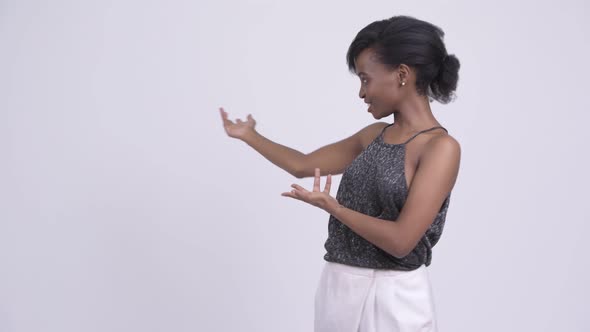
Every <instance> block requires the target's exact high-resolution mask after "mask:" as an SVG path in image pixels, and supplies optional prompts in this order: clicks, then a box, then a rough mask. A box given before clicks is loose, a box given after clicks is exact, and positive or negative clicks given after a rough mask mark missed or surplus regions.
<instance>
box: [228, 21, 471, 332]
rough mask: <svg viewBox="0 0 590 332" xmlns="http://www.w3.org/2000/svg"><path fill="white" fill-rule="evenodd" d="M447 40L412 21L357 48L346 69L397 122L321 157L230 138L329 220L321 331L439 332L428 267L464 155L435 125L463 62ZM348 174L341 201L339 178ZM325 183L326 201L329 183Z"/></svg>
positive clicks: (371, 102)
mask: <svg viewBox="0 0 590 332" xmlns="http://www.w3.org/2000/svg"><path fill="white" fill-rule="evenodd" d="M443 36H444V33H443V31H442V30H441V29H440V28H438V27H436V26H434V25H432V24H430V23H428V22H424V21H421V20H417V19H415V18H411V17H407V16H396V17H392V18H390V19H387V20H381V21H376V22H373V23H371V24H369V25H368V26H366V27H365V28H363V29H362V30H361V31H360V32H359V33H358V34H357V36H356V37H355V39H354V40H353V42H352V44H351V45H350V48H349V50H348V54H347V61H348V67H349V69H350V71H351V72H353V73H355V74H356V75H358V77H359V78H360V80H361V87H360V91H359V97H360V98H362V99H364V101H365V102H366V103H367V104H368V112H369V113H371V115H372V116H373V117H374V118H375V119H383V118H386V117H388V116H390V115H391V114H393V123H392V124H387V123H384V122H376V123H374V124H371V125H369V126H367V127H365V128H363V129H361V130H360V131H358V132H357V133H356V134H354V135H352V136H350V137H348V138H346V139H343V140H341V141H339V142H336V143H333V144H330V145H327V146H324V147H322V148H320V149H318V150H316V151H314V152H312V153H309V154H303V153H301V152H299V151H296V150H293V149H290V148H288V147H286V146H282V145H280V144H277V143H275V142H272V141H270V140H268V139H266V138H265V137H263V136H262V135H260V134H259V133H257V132H256V131H255V129H254V128H255V125H256V121H255V120H254V119H253V118H252V116H251V115H248V117H247V120H246V121H242V120H240V119H237V120H236V122H235V123H234V122H232V121H230V120H229V119H228V115H227V113H226V112H225V111H224V110H223V109H220V112H221V116H222V119H223V124H224V128H225V131H226V132H227V134H228V135H229V136H230V137H234V138H239V139H241V140H243V141H244V142H246V143H247V144H248V145H250V146H251V147H253V148H254V149H255V150H256V151H258V152H259V153H260V154H262V155H263V156H264V157H265V158H267V159H268V160H270V161H271V162H272V163H274V164H275V165H277V166H279V167H281V168H282V169H284V170H286V171H287V172H289V173H290V174H292V175H294V176H296V177H297V178H304V177H311V176H314V177H315V180H314V185H313V189H312V190H311V191H308V190H306V189H305V188H303V187H301V186H299V185H297V184H293V185H292V188H293V189H292V190H291V191H289V192H285V193H283V194H282V195H283V196H285V197H291V198H295V199H298V200H301V201H303V202H306V203H309V204H311V205H314V206H316V207H319V208H321V209H323V210H325V211H326V212H328V213H329V214H330V219H329V226H328V239H327V241H326V244H325V248H326V251H327V252H326V255H325V256H324V260H325V261H326V263H325V266H324V269H323V271H322V276H321V279H320V283H319V285H318V288H317V291H316V296H315V331H322V332H323V331H334V332H346V331H350V332H356V331H367V332H369V331H370V332H379V331H436V330H437V326H436V325H437V324H436V313H435V308H434V299H433V292H432V288H431V286H430V281H429V277H428V271H427V266H429V265H430V263H431V259H432V247H434V245H435V244H436V243H437V242H438V240H439V238H440V236H441V233H442V230H443V227H444V222H445V217H446V212H447V209H448V206H449V199H450V194H451V190H452V189H453V186H454V184H455V180H456V178H457V174H458V171H459V161H460V146H459V143H458V142H457V141H456V140H455V139H454V138H453V137H451V136H450V135H449V134H448V133H447V130H446V129H445V128H443V127H442V126H441V125H440V123H439V122H438V121H437V120H436V118H435V117H434V116H433V114H432V111H431V109H430V101H431V100H433V99H434V100H437V101H439V102H441V103H448V102H449V101H451V100H452V98H453V96H454V91H455V89H456V87H457V81H458V72H459V60H458V59H457V58H456V57H455V56H454V55H448V53H447V51H446V47H445V45H444V42H443ZM340 173H343V176H342V180H341V182H340V186H339V188H338V192H337V194H336V197H335V198H334V197H332V196H331V195H330V189H331V188H330V186H331V175H332V174H340ZM321 175H327V178H326V184H325V187H324V189H323V190H321V188H320V176H321Z"/></svg>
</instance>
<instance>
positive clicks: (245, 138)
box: [240, 129, 258, 144]
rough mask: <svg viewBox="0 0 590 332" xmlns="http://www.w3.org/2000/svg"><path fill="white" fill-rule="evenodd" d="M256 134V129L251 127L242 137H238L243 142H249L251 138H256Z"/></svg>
mask: <svg viewBox="0 0 590 332" xmlns="http://www.w3.org/2000/svg"><path fill="white" fill-rule="evenodd" d="M257 135H258V133H257V132H256V130H254V129H252V130H250V131H247V132H246V133H245V134H244V135H243V136H242V137H240V139H241V140H242V141H244V142H245V143H247V144H250V143H251V142H252V140H254V139H255V138H256V136H257Z"/></svg>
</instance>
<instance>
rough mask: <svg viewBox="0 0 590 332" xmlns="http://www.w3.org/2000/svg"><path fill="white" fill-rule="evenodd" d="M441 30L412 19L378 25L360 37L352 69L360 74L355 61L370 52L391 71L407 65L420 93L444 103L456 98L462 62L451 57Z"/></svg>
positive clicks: (394, 19) (349, 59)
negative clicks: (360, 55) (369, 50)
mask: <svg viewBox="0 0 590 332" xmlns="http://www.w3.org/2000/svg"><path fill="white" fill-rule="evenodd" d="M444 35H445V33H444V32H443V31H442V29H441V28H439V27H437V26H435V25H433V24H430V23H428V22H425V21H421V20H418V19H415V18H413V17H409V16H394V17H392V18H390V19H387V20H381V21H375V22H373V23H371V24H369V25H367V26H366V27H364V28H363V29H362V30H361V31H359V33H358V34H357V35H356V37H355V38H354V40H353V41H352V43H351V44H350V47H349V48H348V53H347V54H346V61H347V63H348V69H349V70H350V71H351V72H353V73H356V67H355V60H356V58H357V57H358V56H359V54H360V53H361V52H362V51H363V50H365V49H367V48H370V49H371V50H373V51H374V52H375V54H376V56H377V60H378V61H379V62H381V63H383V64H384V65H387V66H390V67H391V68H397V67H398V66H399V65H400V64H406V65H407V66H409V67H412V68H413V69H415V71H416V90H417V92H418V94H420V95H427V96H428V97H429V98H432V99H435V100H437V101H439V102H440V103H443V104H446V103H448V102H450V101H452V100H453V99H454V97H455V94H454V91H455V90H456V89H457V81H458V80H459V67H460V63H459V59H457V57H456V56H455V55H453V54H451V55H449V54H447V50H446V47H445V44H444V42H443V38H444Z"/></svg>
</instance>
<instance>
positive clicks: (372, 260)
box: [324, 124, 450, 271]
mask: <svg viewBox="0 0 590 332" xmlns="http://www.w3.org/2000/svg"><path fill="white" fill-rule="evenodd" d="M389 126H391V124H390V125H388V126H387V127H389ZM387 127H385V128H387ZM385 128H383V130H382V131H381V133H380V134H379V136H378V137H377V138H375V140H373V142H371V144H369V146H367V148H366V149H365V150H363V152H361V154H359V155H358V156H357V158H356V159H355V160H354V161H353V162H352V163H351V164H350V165H348V167H347V168H346V169H345V170H344V173H343V175H342V179H341V181H340V186H339V187H338V192H337V193H336V199H337V200H338V202H339V203H340V204H341V205H343V206H344V207H346V208H349V209H352V210H354V211H357V212H360V213H363V214H366V215H369V216H372V217H376V218H379V219H384V220H390V221H391V222H395V221H396V219H397V218H398V216H399V213H400V211H401V209H402V207H403V206H404V203H405V201H406V198H407V196H408V186H407V183H406V175H405V166H404V164H405V155H406V144H408V143H409V142H410V141H411V140H412V139H414V138H415V137H416V136H418V135H420V134H422V133H424V132H427V131H431V130H434V129H437V128H442V129H444V130H445V131H447V130H446V129H445V128H443V127H433V128H430V129H427V130H423V131H421V132H419V133H417V134H416V135H414V136H412V137H411V138H410V139H408V140H407V141H406V142H404V143H402V144H388V143H385V142H384V141H383V133H384V132H385ZM449 200H450V194H449V196H448V197H447V198H446V199H445V201H444V202H443V204H442V206H441V208H440V210H439V212H438V214H437V215H436V217H435V219H434V221H433V222H432V225H431V226H430V228H429V229H428V230H427V231H426V233H425V234H424V236H423V237H422V239H421V240H420V241H419V242H418V244H417V245H416V247H415V248H414V250H412V252H411V253H410V254H408V255H407V256H405V257H403V258H401V259H400V258H396V257H394V256H392V255H390V254H388V253H386V252H385V251H383V250H381V249H380V248H378V247H377V246H375V245H374V244H372V243H371V242H369V241H367V240H365V239H364V238H362V237H361V236H360V235H357V234H356V233H354V232H353V231H352V230H351V229H350V228H348V226H346V225H344V224H343V223H341V222H340V221H339V220H338V219H336V218H335V217H334V216H332V215H330V220H329V223H328V239H327V240H326V243H325V245H324V247H325V248H326V251H327V253H326V255H325V256H324V259H325V260H326V261H329V262H335V263H341V264H346V265H352V266H359V267H367V268H373V269H390V270H404V271H411V270H415V269H417V268H419V267H420V266H421V265H423V264H425V265H426V266H428V265H430V262H431V260H432V247H434V245H435V244H436V243H437V242H438V240H439V238H440V236H441V234H442V231H443V227H444V224H445V218H446V214H447V209H448V206H449Z"/></svg>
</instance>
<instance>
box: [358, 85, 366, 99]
mask: <svg viewBox="0 0 590 332" xmlns="http://www.w3.org/2000/svg"><path fill="white" fill-rule="evenodd" d="M359 98H361V99H365V90H364V89H363V87H362V86H361V88H360V89H359Z"/></svg>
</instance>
